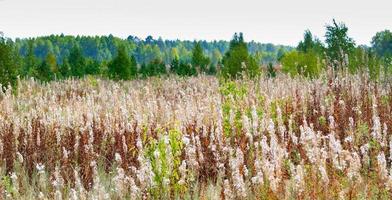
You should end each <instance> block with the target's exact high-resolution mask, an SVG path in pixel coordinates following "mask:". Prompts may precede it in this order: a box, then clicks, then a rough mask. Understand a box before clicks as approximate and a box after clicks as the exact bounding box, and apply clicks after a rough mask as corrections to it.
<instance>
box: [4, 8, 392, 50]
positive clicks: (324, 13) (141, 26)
mask: <svg viewBox="0 0 392 200" xmlns="http://www.w3.org/2000/svg"><path fill="white" fill-rule="evenodd" d="M391 9H392V1H391V0H372V1H369V0H286V1H283V0H268V1H264V0H235V1H232V0H140V1H136V0H0V31H2V32H4V34H5V35H6V36H7V37H12V38H15V37H30V36H41V35H49V34H60V33H64V34H72V35H78V34H79V35H107V34H110V33H112V34H113V35H115V36H119V37H123V38H125V37H127V36H128V35H136V36H138V37H141V38H145V37H146V36H147V35H152V36H153V37H154V38H157V37H158V36H161V37H162V38H163V39H177V38H179V39H190V40H193V39H205V40H214V39H224V40H229V39H230V38H231V37H232V35H233V33H234V32H239V31H241V32H244V36H245V40H247V41H249V40H255V41H259V42H271V43H274V44H285V45H296V44H297V43H298V42H299V41H300V40H301V39H302V35H303V32H304V30H305V29H310V30H311V31H312V32H313V33H314V34H315V35H317V36H318V37H319V38H321V39H322V40H324V33H325V25H326V24H327V23H331V21H332V18H336V19H337V21H343V22H345V23H346V25H347V26H348V27H349V34H350V36H352V37H353V38H354V40H355V41H356V43H357V44H369V43H370V41H371V38H372V37H373V36H374V34H375V33H376V32H378V31H381V30H384V29H390V30H391V29H392V11H391Z"/></svg>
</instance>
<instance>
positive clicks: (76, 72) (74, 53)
mask: <svg viewBox="0 0 392 200" xmlns="http://www.w3.org/2000/svg"><path fill="white" fill-rule="evenodd" d="M68 62H69V64H70V66H71V76H75V77H82V76H84V74H85V73H86V64H87V62H86V58H85V57H84V56H83V54H82V49H81V48H80V47H79V46H77V45H75V46H74V47H73V48H72V50H71V53H70V54H69V57H68Z"/></svg>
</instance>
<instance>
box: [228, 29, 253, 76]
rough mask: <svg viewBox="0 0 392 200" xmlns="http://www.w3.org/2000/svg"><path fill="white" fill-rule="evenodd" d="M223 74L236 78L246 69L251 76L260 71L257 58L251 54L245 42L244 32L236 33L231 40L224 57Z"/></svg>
mask: <svg viewBox="0 0 392 200" xmlns="http://www.w3.org/2000/svg"><path fill="white" fill-rule="evenodd" d="M223 65H224V67H223V68H222V75H223V76H224V77H226V78H236V77H240V76H241V75H242V72H243V71H245V72H246V73H247V74H248V75H249V76H251V77H254V76H257V75H258V74H259V73H260V70H259V67H258V64H257V62H256V60H255V59H254V58H253V57H252V56H250V55H249V53H248V47H247V45H246V43H245V42H244V38H243V34H242V33H240V34H239V35H237V33H235V34H234V38H233V40H231V41H230V47H229V50H228V51H227V52H226V54H225V56H224V58H223Z"/></svg>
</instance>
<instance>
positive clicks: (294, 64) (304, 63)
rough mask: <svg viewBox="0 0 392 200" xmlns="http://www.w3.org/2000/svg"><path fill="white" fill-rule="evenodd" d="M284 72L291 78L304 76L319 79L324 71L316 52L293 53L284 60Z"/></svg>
mask: <svg viewBox="0 0 392 200" xmlns="http://www.w3.org/2000/svg"><path fill="white" fill-rule="evenodd" d="M281 62H282V66H283V72H285V73H288V74H290V75H291V76H296V75H304V76H306V77H310V78H314V77H317V76H318V75H319V74H320V72H321V69H322V65H321V64H320V61H319V58H318V56H317V55H316V54H315V53H314V52H308V53H302V52H298V51H292V52H289V53H287V54H285V55H284V57H283V58H282V61H281Z"/></svg>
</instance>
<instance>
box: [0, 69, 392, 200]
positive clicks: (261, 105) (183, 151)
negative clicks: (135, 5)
mask: <svg viewBox="0 0 392 200" xmlns="http://www.w3.org/2000/svg"><path fill="white" fill-rule="evenodd" d="M391 106H392V89H391V86H390V85H388V84H385V83H384V84H380V83H377V82H373V81H370V80H369V79H368V78H367V77H366V76H359V75H340V76H333V77H332V76H321V77H320V78H318V79H314V80H309V79H302V78H290V77H287V76H283V75H280V76H278V77H277V78H275V79H263V78H261V79H258V80H241V81H219V80H218V79H216V78H214V77H209V76H199V77H194V78H188V79H180V78H175V77H171V78H164V79H155V78H153V79H148V80H135V81H126V82H112V81H107V80H101V79H94V78H91V77H90V78H86V79H83V80H64V81H58V82H50V83H47V84H41V83H38V82H36V81H34V80H24V81H21V82H20V84H19V88H18V90H17V91H16V92H12V91H11V89H9V90H7V91H5V92H4V93H1V94H0V157H1V160H0V173H1V176H2V179H1V184H0V191H1V194H2V197H3V198H5V199H124V198H125V199H338V198H341V199H368V198H374V199H390V198H391V197H392V170H391V162H392V137H391V134H392V132H391V129H392V115H391V113H392V108H391Z"/></svg>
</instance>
